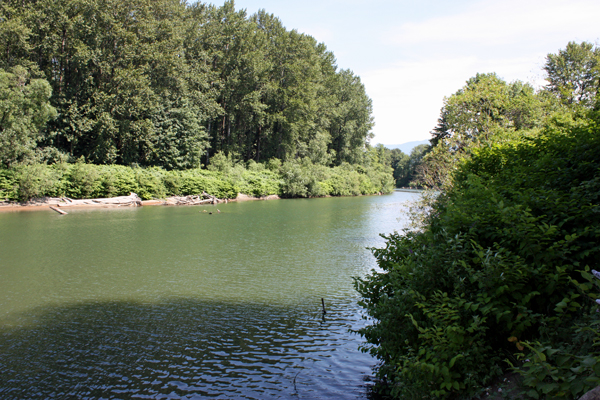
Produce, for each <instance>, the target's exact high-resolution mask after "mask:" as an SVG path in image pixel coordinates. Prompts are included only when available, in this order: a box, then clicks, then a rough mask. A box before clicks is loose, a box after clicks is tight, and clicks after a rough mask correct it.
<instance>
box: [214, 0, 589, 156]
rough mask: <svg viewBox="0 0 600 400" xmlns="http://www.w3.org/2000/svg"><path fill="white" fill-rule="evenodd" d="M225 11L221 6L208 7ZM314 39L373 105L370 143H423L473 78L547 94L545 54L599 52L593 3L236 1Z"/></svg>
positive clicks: (586, 0)
mask: <svg viewBox="0 0 600 400" xmlns="http://www.w3.org/2000/svg"><path fill="white" fill-rule="evenodd" d="M212 3H214V4H216V5H222V4H223V1H220V2H219V1H213V2H212ZM235 5H236V9H246V10H247V12H248V14H253V13H255V12H256V11H258V10H259V9H265V10H266V11H267V12H269V13H271V14H274V15H275V16H277V17H279V19H280V20H281V21H282V23H283V25H284V26H285V27H286V28H287V29H297V30H298V31H299V32H304V33H307V34H309V35H311V36H314V37H315V38H316V39H317V40H318V41H320V42H323V43H325V45H326V46H327V48H328V49H329V50H331V51H333V53H334V54H335V56H336V58H337V63H338V66H339V67H340V68H344V69H351V70H352V71H354V73H355V74H357V75H358V76H360V77H361V79H362V82H363V83H364V84H365V88H366V90H367V94H368V95H369V96H370V97H371V99H372V100H373V109H374V113H373V114H374V117H375V127H374V129H373V133H374V134H375V138H374V139H373V141H372V143H373V144H376V143H383V144H399V143H405V142H409V141H413V140H423V139H429V137H430V134H429V132H430V131H431V130H432V129H433V127H434V126H435V125H436V122H437V118H438V116H439V111H440V108H441V107H442V105H443V100H444V96H450V95H452V93H454V92H456V91H457V90H458V89H460V88H461V87H462V86H463V85H464V83H465V81H466V80H467V79H469V78H470V77H472V76H474V75H475V74H476V73H478V72H481V73H486V72H496V73H497V74H498V75H499V76H500V77H501V78H503V79H505V80H507V81H514V80H517V79H518V80H522V81H526V82H531V83H533V84H534V85H537V86H541V85H543V84H544V76H543V71H542V67H543V65H544V61H545V57H546V55H547V54H548V53H556V52H557V51H558V50H559V49H562V48H564V47H565V46H566V44H567V43H568V42H569V41H577V42H581V41H584V40H585V41H588V42H592V43H595V44H598V43H599V42H600V29H598V27H599V26H600V25H598V18H599V17H600V1H598V0H570V1H563V0H544V1H540V0H502V1H497V0H496V1H486V0H477V1H474V0H452V1H448V0H445V1H443V0H421V1H404V0H395V1H393V0H370V1H366V0H302V1H298V0H236V1H235Z"/></svg>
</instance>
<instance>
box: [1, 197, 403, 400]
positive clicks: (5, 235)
mask: <svg viewBox="0 0 600 400" xmlns="http://www.w3.org/2000/svg"><path fill="white" fill-rule="evenodd" d="M412 196H414V195H412V194H404V193H395V194H394V195H390V196H374V197H359V198H335V199H314V200H286V201H273V202H252V203H233V204H227V205H222V206H221V205H220V206H219V209H220V210H221V211H222V212H221V214H217V215H215V214H213V215H210V216H209V215H207V214H203V213H199V211H200V210H201V209H202V207H178V208H169V207H145V208H141V209H126V210H120V209H119V210H73V211H72V212H70V214H69V215H67V216H60V215H58V214H56V213H51V212H28V213H15V214H0V228H1V229H0V398H2V399H23V398H25V399H45V398H77V399H79V398H89V399H109V398H118V399H123V398H132V399H133V398H135V399H192V398H206V397H216V398H231V399H233V398H256V399H262V398H310V399H356V398H365V397H366V393H367V382H365V380H368V378H369V376H370V372H371V368H372V366H373V365H374V363H375V361H374V360H373V359H372V358H371V357H370V356H369V355H367V354H363V353H361V352H360V351H359V350H358V346H359V345H360V343H361V339H360V337H358V336H356V335H355V334H353V333H351V332H350V330H352V329H357V328H358V327H360V326H363V324H364V323H365V321H363V320H362V318H361V311H360V308H359V307H358V305H357V304H356V302H357V297H356V294H355V292H354V290H353V288H352V279H351V278H352V276H360V275H364V274H365V273H366V272H367V271H368V270H369V269H371V268H373V267H375V263H374V259H373V256H372V255H371V254H370V252H369V251H368V250H367V249H365V247H367V246H379V245H381V244H382V243H383V239H382V238H381V237H379V233H389V232H392V231H393V230H398V229H401V227H402V226H401V223H400V222H399V219H398V218H399V217H401V215H402V207H401V203H402V202H403V201H404V200H406V199H408V198H410V197H412ZM321 297H323V298H325V302H326V307H327V314H326V315H323V314H322V311H321Z"/></svg>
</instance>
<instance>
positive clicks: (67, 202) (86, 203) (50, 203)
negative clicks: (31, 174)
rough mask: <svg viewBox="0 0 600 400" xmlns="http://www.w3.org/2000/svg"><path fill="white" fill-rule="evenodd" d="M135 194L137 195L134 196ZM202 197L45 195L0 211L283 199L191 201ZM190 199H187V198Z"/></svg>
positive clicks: (6, 205) (240, 196) (0, 206)
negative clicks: (150, 198)
mask: <svg viewBox="0 0 600 400" xmlns="http://www.w3.org/2000/svg"><path fill="white" fill-rule="evenodd" d="M133 196H136V198H134V197H133ZM194 197H200V196H171V197H167V198H164V199H152V200H142V199H140V198H139V197H137V195H136V194H135V193H132V194H131V195H130V196H121V197H116V198H112V199H80V200H71V199H67V198H64V197H63V198H58V197H43V198H37V199H32V200H30V201H26V202H16V201H3V202H0V212H19V211H39V210H49V209H50V207H57V208H59V209H61V210H63V209H81V208H122V207H142V206H193V205H203V206H208V205H217V204H219V203H221V204H222V203H229V202H240V201H257V200H279V199H281V198H280V197H279V196H278V195H268V196H260V197H256V196H249V195H246V194H243V193H238V195H237V196H236V197H235V198H233V199H216V201H215V202H214V204H213V203H212V199H207V200H208V201H206V202H193V201H190V200H191V198H194ZM186 198H187V199H188V201H186V200H185V199H186ZM115 199H129V201H121V202H119V201H118V200H115ZM105 200H114V201H113V202H106V201H105ZM134 202H135V203H136V204H132V203H134Z"/></svg>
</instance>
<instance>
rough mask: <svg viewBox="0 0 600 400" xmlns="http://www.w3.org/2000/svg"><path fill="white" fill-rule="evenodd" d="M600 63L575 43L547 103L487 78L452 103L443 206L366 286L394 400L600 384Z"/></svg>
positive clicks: (438, 149)
mask: <svg viewBox="0 0 600 400" xmlns="http://www.w3.org/2000/svg"><path fill="white" fill-rule="evenodd" d="M581 51H583V52H584V53H585V56H581ZM570 54H576V55H577V57H574V56H573V57H572V56H571V55H570ZM599 56H600V52H599V51H598V49H594V48H593V46H591V45H588V44H586V43H583V44H580V45H579V44H575V43H570V44H569V45H568V46H567V49H566V50H564V51H561V52H560V53H559V54H558V55H549V56H548V59H547V65H546V71H547V72H548V74H549V76H548V81H549V85H548V87H547V88H546V89H545V90H542V91H540V92H537V93H536V92H535V91H533V89H532V88H530V87H529V86H528V85H526V84H521V83H513V84H506V83H505V82H503V81H502V80H500V79H499V78H498V77H497V76H496V75H494V74H486V75H477V76H476V77H475V78H473V79H471V80H469V81H468V82H467V85H466V86H465V88H463V89H461V90H460V91H459V92H457V93H456V94H455V95H453V96H452V97H451V98H449V99H446V102H445V105H444V108H443V109H442V113H441V118H440V124H439V125H438V127H437V128H436V129H435V130H434V132H433V134H434V140H433V141H432V142H433V143H434V146H433V149H432V150H431V151H430V152H429V153H428V154H427V155H426V156H425V157H424V158H423V161H422V164H421V165H422V168H421V171H420V173H421V177H422V178H425V179H422V180H421V184H428V183H429V184H430V187H434V188H435V189H437V190H438V191H439V195H438V196H437V197H435V199H434V200H433V201H431V202H429V203H428V204H426V207H422V208H421V209H422V210H425V214H424V216H423V217H424V221H425V222H424V224H423V225H422V226H421V228H420V229H418V230H414V231H406V232H404V233H403V234H399V233H396V234H393V235H390V236H388V237H387V244H386V246H385V248H383V249H375V250H374V254H375V256H376V258H377V261H378V264H379V266H380V267H381V269H382V272H375V271H373V272H372V273H371V274H370V275H368V276H367V277H365V278H363V279H357V281H356V287H357V289H358V291H359V292H360V294H361V296H362V304H363V306H364V307H365V309H366V311H367V313H368V315H369V316H370V317H372V318H373V320H374V321H373V322H374V323H373V325H370V326H368V327H366V328H364V329H362V330H360V333H361V334H362V335H363V336H364V337H365V339H366V341H367V344H366V345H365V350H368V351H370V352H371V353H372V354H373V355H375V356H376V357H377V358H378V359H379V360H380V361H381V365H380V366H379V368H378V370H377V374H378V377H379V378H380V379H381V382H382V386H381V388H380V389H381V391H382V392H384V393H387V394H390V395H391V396H392V397H394V398H406V399H413V398H414V399H416V398H419V399H423V398H431V399H437V398H470V397H473V396H476V395H478V394H480V393H481V390H482V388H484V387H485V385H487V384H489V383H490V382H491V381H492V380H493V379H494V378H495V377H497V376H499V375H501V374H502V373H503V372H506V371H511V370H512V371H517V372H518V373H519V374H520V375H521V377H522V382H521V385H522V388H521V391H522V395H523V398H534V399H543V398H544V399H550V398H566V399H572V398H577V397H579V396H581V395H582V394H583V393H584V392H585V391H586V390H589V389H591V388H593V387H595V386H597V385H599V384H600V350H598V349H599V347H598V346H599V345H600V333H598V332H599V331H598V328H599V327H600V313H597V309H598V304H597V303H596V302H595V300H596V299H598V298H599V297H600V285H598V283H600V281H598V280H596V281H595V282H594V278H593V277H592V275H591V274H590V270H591V269H600V265H599V262H598V260H600V203H599V201H600V113H599V111H598V109H599V104H600V102H599V100H600V99H599V97H598V93H597V88H598V85H597V83H598V77H599V76H600V71H599V70H598V65H600V57H599ZM581 60H582V61H581ZM561 63H571V64H575V65H577V66H578V68H579V69H577V68H573V67H570V68H564V69H562V70H559V69H557V68H554V65H562V64H561ZM573 70H582V71H585V73H579V74H577V75H576V77H573V76H572V75H568V76H567V75H565V74H564V73H563V72H565V71H566V72H569V71H573ZM569 73H570V72H569ZM556 82H563V83H561V84H560V85H559V84H557V83H556ZM582 88H586V89H585V90H584V89H582ZM569 90H571V92H569Z"/></svg>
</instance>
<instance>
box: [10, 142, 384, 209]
mask: <svg viewBox="0 0 600 400" xmlns="http://www.w3.org/2000/svg"><path fill="white" fill-rule="evenodd" d="M368 154H371V156H372V157H371V160H370V161H367V162H365V163H364V165H361V166H353V165H351V164H347V163H345V164H342V165H340V166H337V167H333V168H328V167H326V166H323V165H320V164H313V163H312V162H311V161H310V160H308V159H303V160H302V161H300V162H298V161H286V162H284V163H281V161H279V160H277V159H272V160H271V161H270V162H268V163H267V164H266V165H265V164H260V163H256V162H255V161H253V160H251V161H249V162H248V163H246V164H242V163H235V162H233V161H232V160H231V157H229V158H228V157H226V156H225V155H224V154H223V153H218V154H217V155H216V156H215V157H214V162H213V163H212V164H211V165H210V167H209V169H208V170H206V169H199V168H197V169H190V170H185V171H167V170H165V169H163V168H160V167H151V168H140V167H137V168H131V167H125V166H121V165H93V164H86V163H83V162H82V161H80V162H77V163H73V164H67V163H56V164H53V165H45V164H32V165H19V166H16V167H13V168H10V169H0V199H3V200H4V199H6V200H12V201H16V200H20V201H26V200H29V199H32V198H35V197H42V196H52V197H63V196H66V197H70V198H75V199H80V198H99V197H112V196H122V195H128V194H129V193H130V192H134V193H136V194H138V195H139V196H140V197H141V198H142V199H144V200H147V199H156V198H165V197H167V196H172V195H177V196H184V195H198V194H200V193H202V192H203V191H204V192H207V193H209V194H212V195H214V196H217V197H219V198H229V199H232V198H235V197H237V194H238V193H244V194H247V195H250V196H256V197H260V196H268V195H279V196H282V197H318V196H352V195H354V196H356V195H363V194H376V193H381V192H386V193H387V192H390V191H391V190H393V180H392V174H391V169H390V168H389V167H385V166H384V165H383V164H381V163H380V162H379V161H378V159H377V157H376V154H375V152H374V151H371V152H370V153H368Z"/></svg>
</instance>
